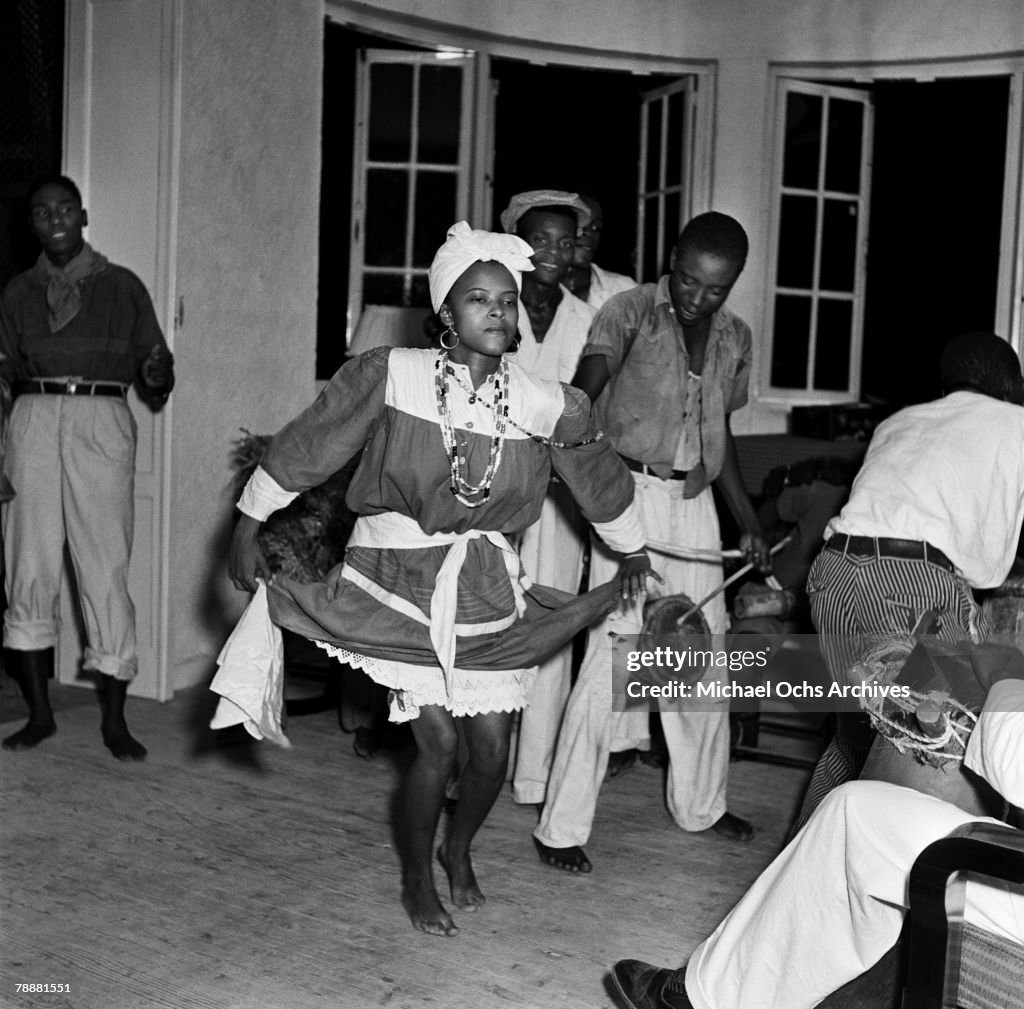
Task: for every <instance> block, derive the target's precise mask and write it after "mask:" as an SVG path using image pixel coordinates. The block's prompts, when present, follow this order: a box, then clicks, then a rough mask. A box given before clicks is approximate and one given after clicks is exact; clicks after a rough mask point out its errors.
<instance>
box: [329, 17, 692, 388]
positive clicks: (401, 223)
mask: <svg viewBox="0 0 1024 1009" xmlns="http://www.w3.org/2000/svg"><path fill="white" fill-rule="evenodd" d="M383 50H398V51H397V52H394V51H393V52H383ZM458 66H462V67H464V70H463V75H462V81H463V87H462V96H461V103H460V101H458V100H452V99H451V96H449V98H448V100H446V101H440V100H437V101H433V100H431V99H430V97H429V96H430V95H431V94H432V93H433V92H435V91H438V88H437V87H435V86H434V85H433V84H431V83H430V82H431V81H432V80H435V79H440V78H446V79H447V78H452V77H453V76H454V74H453V71H454V70H455V69H456V68H457V67H458ZM697 88H698V84H697V75H696V74H694V73H687V72H685V71H684V70H682V69H681V70H680V72H679V73H678V74H666V73H653V72H652V73H646V72H645V73H635V72H632V71H631V70H628V69H590V68H584V67H575V66H564V65H558V66H548V65H538V64H535V63H531V62H528V61H526V60H520V59H513V58H504V57H489V56H487V54H485V53H479V54H474V53H468V52H464V51H462V50H451V51H443V52H438V51H436V50H431V49H429V48H426V47H421V46H416V45H413V44H411V43H409V42H408V41H407V40H399V39H394V38H385V37H383V36H378V35H375V34H370V33H366V32H361V31H356V30H354V29H352V28H350V27H347V26H343V25H338V24H335V23H332V22H330V21H328V22H327V24H326V27H325V54H324V105H323V173H322V183H321V217H320V267H319V276H320V283H319V304H318V333H317V367H316V374H317V378H318V379H321V380H325V379H327V378H329V377H330V376H331V375H332V374H333V373H334V372H335V371H336V370H337V368H338V367H339V366H340V365H341V364H342V363H343V362H344V360H345V358H346V356H347V353H348V350H349V346H350V340H351V341H352V342H353V344H356V345H359V346H360V347H363V344H364V343H365V341H364V339H363V336H364V334H365V333H367V332H372V334H373V335H374V338H375V337H376V335H377V333H378V332H379V330H378V327H385V328H388V332H389V333H391V334H392V335H393V334H394V333H397V331H398V329H399V328H401V330H402V337H403V339H404V338H406V337H407V336H409V335H410V334H413V333H414V332H418V331H419V330H420V329H421V328H422V327H421V325H420V323H419V321H415V320H413V316H414V315H415V314H416V313H418V312H420V311H428V310H429V305H428V299H427V295H426V267H427V266H429V255H427V254H426V252H425V251H424V250H425V249H426V248H427V244H426V237H425V234H421V232H429V233H430V236H431V243H430V246H429V248H430V251H431V252H432V250H433V249H434V248H436V246H437V244H439V243H440V241H441V240H443V237H444V235H443V231H444V228H446V227H447V225H448V224H450V223H452V221H454V220H458V219H459V216H452V214H455V213H456V212H457V213H458V214H459V215H461V216H463V217H467V219H469V220H470V223H471V224H472V225H473V226H474V227H484V228H488V227H492V228H493V227H496V226H497V221H498V218H499V215H500V212H501V210H503V209H504V207H505V206H506V205H507V203H508V200H509V198H510V197H511V196H512V195H513V194H514V193H517V192H522V191H525V190H529V189H565V190H570V191H575V192H583V193H587V194H589V195H592V196H593V197H595V198H596V199H597V200H598V201H599V202H600V203H601V205H602V208H603V211H604V217H605V232H604V235H603V240H602V248H601V251H600V253H599V255H598V262H599V263H600V265H602V266H605V267H606V268H608V269H610V270H613V271H614V272H617V273H626V274H629V275H634V276H635V275H637V272H638V271H637V266H638V265H639V266H640V268H641V269H642V271H643V274H644V279H653V278H654V277H656V276H658V275H659V274H660V272H662V270H663V268H664V265H665V263H666V262H667V256H668V253H669V251H670V249H671V245H672V243H673V242H674V240H675V237H676V236H677V234H678V231H679V228H680V227H681V225H682V223H683V222H684V220H685V218H686V217H687V216H689V214H690V213H692V211H693V203H694V200H695V199H697V200H700V199H703V198H705V196H706V193H705V190H706V186H707V172H706V168H705V159H706V147H707V144H708V142H709V141H708V136H709V135H710V134H709V130H708V129H707V124H706V118H707V107H708V104H709V103H708V100H707V98H706V96H705V93H704V92H703V91H702V92H701V94H700V96H699V98H698V95H697ZM448 90H449V91H450V90H451V89H450V88H449V89H448ZM406 93H408V96H409V97H408V98H405V97H403V96H404V95H406ZM470 105H472V108H470ZM457 107H461V109H462V116H461V124H460V125H459V126H458V128H457V129H456V130H455V131H454V132H453V131H452V129H451V127H450V124H449V122H448V121H449V120H450V119H452V115H453V109H456V108H457ZM467 109H469V114H468V115H467ZM698 124H700V125H698ZM449 133H451V135H452V138H453V139H452V143H453V145H455V146H452V149H451V150H450V151H449V150H447V149H446V150H444V151H440V149H439V148H437V149H433V150H427V149H425V147H424V143H423V138H424V137H427V136H432V135H437V136H441V135H442V134H443V135H444V136H446V137H447V136H448V134H449ZM698 134H699V135H700V138H702V139H698ZM435 147H436V145H435ZM456 164H458V165H459V168H458V170H457V171H458V174H457V175H453V174H452V173H453V171H455V169H454V166H455V165H456ZM641 174H642V175H643V178H641ZM452 178H455V179H456V181H455V183H454V185H455V189H454V194H455V195H454V198H453V197H452V193H451V192H449V190H451V189H452V183H451V182H450V181H449V180H450V179H452ZM438 180H440V182H443V183H445V185H447V189H445V191H444V194H443V196H444V198H441V197H438V198H437V199H434V200H432V201H430V200H429V199H428V198H427V197H424V196H423V195H422V194H423V193H427V192H432V190H429V191H428V189H427V188H426V187H427V186H430V185H435V184H437V183H438ZM384 183H387V185H386V186H385V185H384ZM435 188H436V186H435ZM474 194H479V199H478V198H477V195H474ZM695 194H697V195H695ZM470 197H472V198H470ZM424 199H428V202H427V203H426V204H425V205H424V207H423V208H422V210H423V212H420V210H419V209H417V210H416V211H415V212H413V211H412V210H410V208H412V207H419V206H420V203H422V201H423V200H424ZM452 205H454V206H455V207H456V208H460V207H461V208H465V207H468V210H467V209H457V211H456V210H452V209H451V206H452ZM474 207H475V208H476V209H475V211H474V209H473V208H474ZM410 215H411V216H412V217H413V218H414V221H413V224H409V222H408V221H406V218H408V217H410ZM488 217H489V220H488V219H486V218H488ZM434 218H437V220H434ZM442 218H443V220H444V222H445V223H444V224H443V225H442V224H440V223H439V221H440V220H441V219H442ZM478 218H479V219H478ZM410 229H411V230H410ZM392 231H393V232H395V234H396V235H397V234H398V232H399V231H403V232H405V233H406V234H405V240H404V241H399V240H398V239H396V238H395V236H394V235H391V232H392ZM435 233H436V234H435ZM410 235H411V238H410ZM371 238H372V241H371ZM399 246H404V249H402V250H400V249H399ZM638 250H639V251H638ZM400 252H401V254H400ZM364 309H365V311H364ZM418 318H419V316H418V315H417V316H416V319H417V320H418ZM414 321H415V325H413V322H414ZM360 323H362V325H360ZM370 345H376V344H372V343H371V344H370Z"/></svg>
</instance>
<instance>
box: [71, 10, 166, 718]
mask: <svg viewBox="0 0 1024 1009" xmlns="http://www.w3.org/2000/svg"><path fill="white" fill-rule="evenodd" d="M182 4H183V0H156V2H152V0H137V2H136V3H134V4H129V3H125V2H124V0H68V3H67V8H66V14H65V56H64V71H65V72H64V139H63V150H64V155H63V162H64V167H63V171H64V172H65V173H66V174H67V175H69V176H71V177H72V178H73V179H75V180H76V182H77V183H78V184H79V186H80V188H81V190H82V198H83V203H84V204H85V206H86V207H88V208H89V209H90V210H91V211H92V212H93V214H92V216H93V220H94V221H95V224H94V225H92V226H91V227H90V235H91V236H95V237H94V240H95V241H96V244H97V245H98V246H99V247H101V248H102V250H103V251H104V252H105V253H106V254H108V255H109V256H110V258H111V259H112V260H113V261H115V262H121V263H124V264H125V265H126V266H127V267H128V268H129V269H131V270H132V271H133V272H134V273H137V274H138V275H139V277H140V279H141V280H142V281H143V283H144V284H145V285H146V287H147V289H148V290H149V292H150V294H151V296H152V298H153V307H154V309H155V311H156V316H157V319H158V320H159V322H160V327H161V329H162V330H163V332H164V335H165V337H166V339H167V343H168V345H169V346H170V347H171V349H172V350H173V349H174V334H175V329H176V327H177V325H178V324H179V323H180V317H179V316H180V312H179V309H178V299H177V289H176V275H175V274H176V262H177V246H178V235H177V219H178V185H179V157H180V147H181V143H180V121H181V76H182V74H181V58H182V17H183V13H182ZM129 7H133V9H132V10H131V11H129V10H128V8H129ZM133 16H135V17H138V18H142V19H145V22H146V23H145V30H136V29H138V28H139V26H138V25H137V24H134V23H133V20H132V18H133ZM112 54H113V55H112ZM126 92H130V94H131V96H132V101H131V104H130V106H129V107H130V109H131V111H130V114H127V115H118V116H112V115H108V118H106V119H102V118H98V114H99V113H108V114H109V112H110V110H117V109H119V108H122V107H123V102H122V101H119V100H118V99H119V98H120V96H121V95H123V94H125V93H126ZM115 141H120V146H119V144H118V142H115ZM129 141H131V142H129ZM128 149H135V150H136V151H139V150H146V151H148V152H149V155H148V156H147V157H144V158H139V159H136V160H135V161H133V162H132V163H131V164H132V168H133V174H132V176H131V178H130V179H126V178H125V174H124V171H123V170H112V168H111V165H110V162H111V159H112V158H119V157H120V154H119V153H118V152H119V151H124V150H128ZM118 166H120V168H121V169H123V167H124V166H123V164H122V163H121V162H117V164H116V165H115V166H114V167H115V168H117V167H118ZM125 219H131V220H135V221H138V222H140V226H137V227H134V228H131V229H126V228H124V227H122V226H120V224H119V223H118V222H121V221H124V220H125ZM131 403H132V412H133V414H134V415H135V418H136V420H137V422H138V426H139V439H138V450H137V454H136V464H135V537H134V540H135V547H134V550H133V552H132V565H131V571H130V574H129V586H130V589H131V592H132V597H133V601H134V603H135V606H136V628H137V632H138V638H139V641H138V655H139V675H138V676H137V677H136V678H135V680H133V681H132V686H131V689H130V692H131V693H132V694H133V695H137V696H142V697H149V698H154V699H156V700H161V701H166V700H169V699H170V698H171V696H172V694H173V693H174V690H173V685H172V684H171V683H170V678H169V668H168V664H169V663H168V655H169V630H170V615H169V599H170V556H171V555H170V529H171V521H170V504H171V423H172V417H173V409H174V407H173V404H174V398H173V397H172V398H171V399H170V400H169V401H168V404H167V406H166V407H164V409H163V410H162V411H161V412H160V413H159V414H152V413H150V411H149V410H148V408H146V407H145V406H142V405H141V404H140V402H139V401H138V400H137V398H136V397H135V394H134V393H132V394H131ZM73 607H74V608H73ZM76 608H77V607H76V604H75V603H73V602H72V597H71V594H70V588H69V583H68V580H67V577H65V585H64V587H63V590H62V598H61V613H62V614H63V616H64V619H63V620H62V626H61V634H60V640H59V642H58V650H57V658H58V663H57V679H58V682H61V683H75V684H76V685H81V686H91V685H92V681H91V679H87V680H81V679H78V669H79V666H80V659H81V642H80V640H79V634H78V627H77V621H76V620H75V619H72V614H73V613H74V612H76Z"/></svg>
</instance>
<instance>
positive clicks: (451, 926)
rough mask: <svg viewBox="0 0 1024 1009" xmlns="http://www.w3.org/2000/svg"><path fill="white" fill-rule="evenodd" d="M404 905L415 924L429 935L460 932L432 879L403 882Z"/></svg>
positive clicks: (456, 933)
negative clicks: (445, 907)
mask: <svg viewBox="0 0 1024 1009" xmlns="http://www.w3.org/2000/svg"><path fill="white" fill-rule="evenodd" d="M402 907H404V908H405V911H406V914H408V915H409V920H410V921H411V922H412V923H413V925H414V926H415V927H416V928H418V929H419V930H420V931H421V932H426V933H427V935H444V936H452V935H458V934H459V930H458V928H457V927H456V925H455V922H454V921H452V916H451V915H450V914H449V913H448V912H447V911H446V910H445V909H444V905H442V903H441V898H440V897H438V895H437V890H436V889H434V881H433V880H431V879H424V880H420V881H410V882H407V883H403V884H402Z"/></svg>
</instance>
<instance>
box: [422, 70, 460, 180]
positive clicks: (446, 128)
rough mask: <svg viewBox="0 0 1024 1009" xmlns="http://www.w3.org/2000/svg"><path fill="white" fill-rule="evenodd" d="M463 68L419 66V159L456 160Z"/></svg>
mask: <svg viewBox="0 0 1024 1009" xmlns="http://www.w3.org/2000/svg"><path fill="white" fill-rule="evenodd" d="M461 109H462V69H461V68H460V67H431V66H425V67H422V68H421V69H420V123H419V128H420V135H419V148H420V150H419V160H420V161H426V162H431V163H433V164H440V165H454V164H457V163H458V160H459V117H460V114H461Z"/></svg>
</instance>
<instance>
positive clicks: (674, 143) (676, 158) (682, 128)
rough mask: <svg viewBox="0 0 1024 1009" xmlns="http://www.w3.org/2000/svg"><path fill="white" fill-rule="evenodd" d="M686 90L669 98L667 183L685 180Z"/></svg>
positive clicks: (679, 182) (674, 184)
mask: <svg viewBox="0 0 1024 1009" xmlns="http://www.w3.org/2000/svg"><path fill="white" fill-rule="evenodd" d="M685 111H686V92H685V91H678V92H676V93H675V94H674V95H669V98H668V136H667V138H666V139H667V141H668V145H667V146H668V156H667V158H666V160H665V185H666V186H678V185H680V184H681V183H682V181H683V173H684V171H685V166H684V165H683V136H684V135H685V133H686V127H687V122H686V120H685V119H684V113H685Z"/></svg>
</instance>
